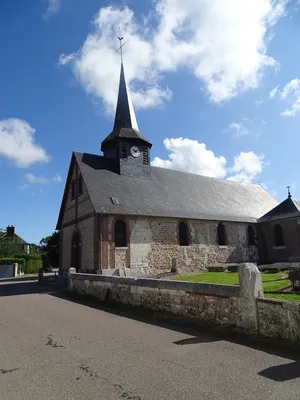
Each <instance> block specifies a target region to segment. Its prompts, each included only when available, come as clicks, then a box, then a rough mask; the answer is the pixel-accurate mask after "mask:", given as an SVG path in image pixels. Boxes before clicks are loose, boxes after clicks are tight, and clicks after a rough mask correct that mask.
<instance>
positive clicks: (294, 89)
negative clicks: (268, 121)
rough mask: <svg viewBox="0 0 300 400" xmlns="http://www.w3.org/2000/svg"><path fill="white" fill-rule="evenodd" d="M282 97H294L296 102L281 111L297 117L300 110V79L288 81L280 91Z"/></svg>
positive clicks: (283, 113)
mask: <svg viewBox="0 0 300 400" xmlns="http://www.w3.org/2000/svg"><path fill="white" fill-rule="evenodd" d="M280 95H281V98H282V99H288V98H290V97H292V98H293V99H294V100H293V101H294V103H293V104H292V106H291V107H290V108H287V109H286V110H285V111H283V112H282V113H281V115H283V116H284V117H295V116H296V114H297V113H298V111H300V79H297V78H296V79H292V80H291V81H290V82H288V83H287V84H286V85H285V87H284V88H283V90H282V91H281V93H280Z"/></svg>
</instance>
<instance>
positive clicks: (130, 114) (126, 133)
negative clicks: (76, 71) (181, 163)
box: [101, 38, 152, 151]
mask: <svg viewBox="0 0 300 400" xmlns="http://www.w3.org/2000/svg"><path fill="white" fill-rule="evenodd" d="M122 39H123V38H119V40H120V42H121V40H122ZM122 46H123V45H121V46H120V49H121V51H122ZM118 138H124V139H136V140H140V141H143V142H145V143H147V144H148V145H149V146H150V147H151V146H152V145H151V143H150V142H149V141H148V140H147V139H146V138H145V137H144V136H143V135H142V134H141V133H140V132H139V128H138V124H137V121H136V117H135V113H134V109H133V105H132V101H131V97H130V92H129V90H128V87H127V83H126V79H125V72H124V65H123V58H121V72H120V81H119V92H118V99H117V108H116V115H115V122H114V128H113V131H112V132H111V133H110V134H109V135H108V136H107V137H106V138H105V139H104V140H103V142H102V145H101V151H105V150H106V149H107V148H110V147H112V146H114V145H115V144H116V143H115V142H116V140H118Z"/></svg>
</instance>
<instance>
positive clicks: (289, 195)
mask: <svg viewBox="0 0 300 400" xmlns="http://www.w3.org/2000/svg"><path fill="white" fill-rule="evenodd" d="M286 188H287V190H288V198H291V197H292V195H291V192H290V188H291V187H290V186H287V187H286Z"/></svg>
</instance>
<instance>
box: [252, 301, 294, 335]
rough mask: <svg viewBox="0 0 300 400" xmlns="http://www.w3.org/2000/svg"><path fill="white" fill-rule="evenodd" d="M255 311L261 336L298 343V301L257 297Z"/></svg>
mask: <svg viewBox="0 0 300 400" xmlns="http://www.w3.org/2000/svg"><path fill="white" fill-rule="evenodd" d="M257 312H258V324H259V333H260V335H261V336H263V337H272V338H274V339H278V340H282V339H283V340H286V341H289V342H299V343H300V303H296V302H290V301H283V300H272V299H257Z"/></svg>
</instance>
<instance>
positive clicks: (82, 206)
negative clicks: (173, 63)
mask: <svg viewBox="0 0 300 400" xmlns="http://www.w3.org/2000/svg"><path fill="white" fill-rule="evenodd" d="M151 147H152V144H151V142H150V141H149V140H148V139H147V138H145V137H144V136H143V135H142V134H141V133H140V131H139V128H138V125H137V121H136V118H135V114H134V110H133V106H132V103H131V99H130V93H129V91H128V88H127V85H126V80H125V75H124V67H123V64H121V73H120V83H119V92H118V100H117V109H116V115H115V121H114V127H113V130H112V132H111V133H110V134H109V135H108V136H107V137H106V138H105V139H104V140H103V142H102V144H101V151H102V152H103V155H98V154H87V153H78V152H74V153H73V155H72V159H71V163H70V167H69V173H68V177H67V181H66V186H65V190H64V194H63V199H62V204H61V209H60V213H59V218H58V222H57V229H59V230H60V232H61V257H60V259H61V269H62V270H64V271H66V270H68V268H70V267H75V268H76V270H77V271H82V272H93V273H103V274H109V273H114V272H115V270H116V269H122V268H130V273H131V275H135V274H154V273H160V272H169V271H170V270H171V265H172V259H176V261H177V267H178V269H179V270H181V271H183V270H185V271H193V270H196V269H199V268H204V267H205V266H207V265H215V264H219V263H233V262H234V263H239V262H245V261H252V262H258V263H259V262H269V261H271V262H275V261H277V260H279V261H287V258H291V257H294V258H297V257H298V253H297V248H298V242H299V243H300V240H299V238H300V236H299V232H298V228H299V226H300V225H298V221H300V203H298V202H294V201H293V200H292V199H291V197H290V196H289V198H288V199H287V200H286V201H285V202H283V203H281V204H279V205H278V202H277V201H276V200H275V199H274V198H273V197H272V196H271V195H270V194H269V193H268V192H267V191H266V190H265V189H264V188H262V187H261V186H260V185H258V184H249V183H240V182H234V181H228V180H220V179H215V178H209V177H205V176H201V175H196V174H191V173H185V172H179V171H174V170H169V169H164V168H158V167H153V166H151V165H150V151H151ZM270 210H271V211H270ZM282 221H283V223H282ZM295 235H296V236H295ZM285 237H286V240H285ZM294 237H295V238H294ZM292 238H293V239H292ZM296 242H297V243H296ZM288 243H289V244H288ZM299 260H300V251H299Z"/></svg>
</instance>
